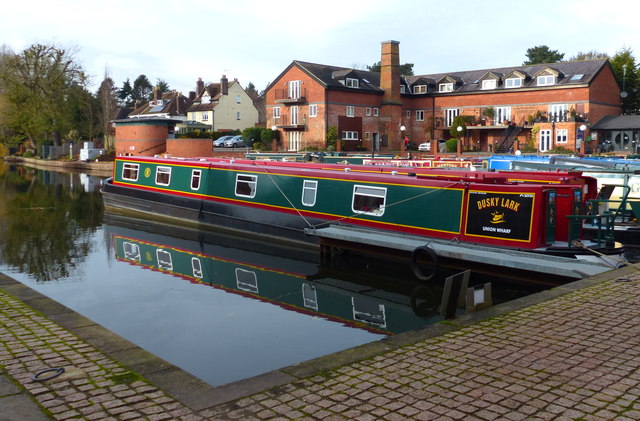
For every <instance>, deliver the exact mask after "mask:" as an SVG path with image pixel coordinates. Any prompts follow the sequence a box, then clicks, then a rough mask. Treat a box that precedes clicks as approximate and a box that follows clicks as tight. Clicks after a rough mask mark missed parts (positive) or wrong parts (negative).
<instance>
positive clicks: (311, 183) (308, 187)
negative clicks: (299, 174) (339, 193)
mask: <svg viewBox="0 0 640 421" xmlns="http://www.w3.org/2000/svg"><path fill="white" fill-rule="evenodd" d="M317 193H318V182H317V181H316V180H304V181H303V182H302V204H303V205H305V206H314V205H315V204H316V195H317Z"/></svg>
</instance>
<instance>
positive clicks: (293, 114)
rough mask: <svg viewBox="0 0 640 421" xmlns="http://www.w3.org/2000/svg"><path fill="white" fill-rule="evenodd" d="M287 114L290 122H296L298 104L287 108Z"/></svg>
mask: <svg viewBox="0 0 640 421" xmlns="http://www.w3.org/2000/svg"><path fill="white" fill-rule="evenodd" d="M289 115H290V117H291V124H298V106H297V105H294V106H293V107H291V108H290V109H289Z"/></svg>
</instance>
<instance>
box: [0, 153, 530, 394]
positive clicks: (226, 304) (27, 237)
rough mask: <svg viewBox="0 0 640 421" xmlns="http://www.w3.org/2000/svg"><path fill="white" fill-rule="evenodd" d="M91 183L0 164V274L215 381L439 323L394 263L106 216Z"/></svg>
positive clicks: (510, 291)
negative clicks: (324, 255)
mask: <svg viewBox="0 0 640 421" xmlns="http://www.w3.org/2000/svg"><path fill="white" fill-rule="evenodd" d="M100 183H101V179H100V178H97V177H93V176H87V175H84V174H72V173H57V172H50V171H42V170H36V169H31V168H29V167H24V166H9V165H7V164H4V163H2V162H1V161H0V272H3V273H6V274H8V275H9V276H12V277H14V278H16V279H17V280H19V281H20V282H22V283H24V284H25V285H27V286H29V287H31V288H33V289H35V290H37V291H39V292H41V293H42V294H44V295H46V296H48V297H50V298H52V299H54V300H56V301H58V302H60V303H62V304H64V305H65V306H67V307H69V308H71V309H73V310H74V311H76V312H78V313H80V314H82V315H84V316H86V317H88V318H89V319H91V320H93V321H95V322H96V323H99V324H100V325H102V326H104V327H106V328H108V329H110V330H111V331H113V332H115V333H117V334H119V335H120V336H122V337H124V338H126V339H128V340H130V341H131V342H133V343H134V344H136V345H138V346H140V347H142V348H144V349H146V350H148V351H149V352H151V353H153V354H155V355H157V356H159V357H161V358H163V359H165V360H167V361H169V362H170V363H172V364H174V365H176V366H178V367H180V368H182V369H183V370H185V371H188V372H190V373H191V374H193V375H195V376H196V377H199V378H200V379H202V380H204V381H205V382H207V383H209V384H211V385H213V386H217V385H222V384H226V383H229V382H233V381H237V380H241V379H245V378H249V377H253V376H256V375H259V374H262V373H266V372H269V371H272V370H275V369H278V368H281V367H284V366H288V365H292V364H295V363H299V362H302V361H305V360H309V359H312V358H316V357H320V356H323V355H326V354H329V353H332V352H336V351H340V350H344V349H347V348H350V347H354V346H357V345H361V344H364V343H368V342H372V341H376V340H380V339H382V338H385V337H387V336H389V335H393V334H397V333H401V332H405V331H410V330H415V329H419V328H421V327H424V326H426V325H429V324H432V323H436V322H438V321H440V320H442V318H441V317H440V315H439V311H438V305H439V302H440V300H441V296H442V282H440V281H437V282H434V283H433V284H432V285H428V286H424V285H421V284H419V283H417V282H416V281H414V279H413V276H412V274H411V271H410V270H409V268H408V267H405V266H404V265H400V264H397V263H389V262H381V261H378V260H375V261H371V260H367V259H361V258H357V257H349V256H338V257H337V258H336V261H335V262H333V263H332V265H331V267H321V266H320V265H319V264H318V256H317V255H316V253H312V252H305V251H304V250H297V249H291V248H287V247H286V246H284V245H278V244H275V243H269V244H265V243H261V242H259V241H256V240H255V239H253V238H251V237H247V238H241V237H238V236H232V235H229V234H228V233H224V232H215V231H198V230H194V229H189V228H184V227H179V226H172V225H166V224H161V223H156V222H152V221H148V220H144V219H135V218H126V217H122V216H118V215H110V214H105V213H104V210H103V206H102V199H101V196H100V193H99V191H98V190H99V186H100ZM484 281H485V280H481V279H476V278H474V276H473V274H472V281H471V283H472V284H473V283H474V282H475V283H480V282H484ZM492 286H493V301H494V304H495V303H498V302H502V301H508V300H511V299H514V298H518V297H520V296H523V295H527V294H529V293H531V292H535V291H538V290H540V289H541V288H540V287H537V286H531V285H528V286H526V287H525V286H522V285H516V284H515V283H508V282H507V283H496V284H492Z"/></svg>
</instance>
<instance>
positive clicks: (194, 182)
mask: <svg viewBox="0 0 640 421" xmlns="http://www.w3.org/2000/svg"><path fill="white" fill-rule="evenodd" d="M201 179H202V170H193V171H191V190H198V189H199V188H200V180H201Z"/></svg>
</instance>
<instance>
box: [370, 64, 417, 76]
mask: <svg viewBox="0 0 640 421" xmlns="http://www.w3.org/2000/svg"><path fill="white" fill-rule="evenodd" d="M381 68H382V63H381V62H377V63H374V64H373V65H372V66H367V70H369V71H370V72H376V73H380V69H381ZM400 76H413V63H404V64H401V65H400Z"/></svg>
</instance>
